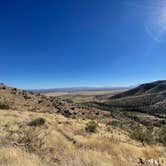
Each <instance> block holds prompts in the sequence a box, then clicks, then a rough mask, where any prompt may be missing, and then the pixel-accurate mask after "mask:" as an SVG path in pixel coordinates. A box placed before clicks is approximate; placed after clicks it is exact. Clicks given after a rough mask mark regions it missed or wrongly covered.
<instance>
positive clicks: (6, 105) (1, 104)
mask: <svg viewBox="0 0 166 166" xmlns="http://www.w3.org/2000/svg"><path fill="white" fill-rule="evenodd" d="M0 109H9V105H8V104H7V103H4V102H0Z"/></svg>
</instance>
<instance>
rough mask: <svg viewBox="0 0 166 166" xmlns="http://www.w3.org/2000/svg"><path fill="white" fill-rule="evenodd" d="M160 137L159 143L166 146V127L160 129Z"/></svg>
mask: <svg viewBox="0 0 166 166" xmlns="http://www.w3.org/2000/svg"><path fill="white" fill-rule="evenodd" d="M158 136H159V142H160V143H162V144H164V145H166V126H164V127H162V128H161V129H160V131H159V135H158Z"/></svg>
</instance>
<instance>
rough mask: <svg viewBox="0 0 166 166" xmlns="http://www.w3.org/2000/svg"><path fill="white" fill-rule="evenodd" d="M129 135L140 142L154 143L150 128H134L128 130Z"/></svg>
mask: <svg viewBox="0 0 166 166" xmlns="http://www.w3.org/2000/svg"><path fill="white" fill-rule="evenodd" d="M130 137H131V138H132V139H136V140H138V141H141V142H142V144H144V143H147V144H152V143H154V136H153V135H152V132H151V131H150V130H143V129H141V128H136V129H135V130H132V131H130Z"/></svg>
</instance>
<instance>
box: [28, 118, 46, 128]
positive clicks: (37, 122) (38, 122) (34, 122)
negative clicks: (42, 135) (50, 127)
mask: <svg viewBox="0 0 166 166" xmlns="http://www.w3.org/2000/svg"><path fill="white" fill-rule="evenodd" d="M44 123H45V119H44V118H36V119H34V120H32V121H30V122H29V123H28V126H35V127H36V126H41V125H43V124H44Z"/></svg>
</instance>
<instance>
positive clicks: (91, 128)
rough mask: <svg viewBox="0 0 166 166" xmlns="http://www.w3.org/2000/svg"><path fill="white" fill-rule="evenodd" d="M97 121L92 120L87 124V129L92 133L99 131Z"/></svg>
mask: <svg viewBox="0 0 166 166" xmlns="http://www.w3.org/2000/svg"><path fill="white" fill-rule="evenodd" d="M97 127H98V124H97V122H95V121H93V120H91V121H89V122H88V123H87V124H86V127H85V130H86V131H87V132H90V133H95V132H96V131H97Z"/></svg>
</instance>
